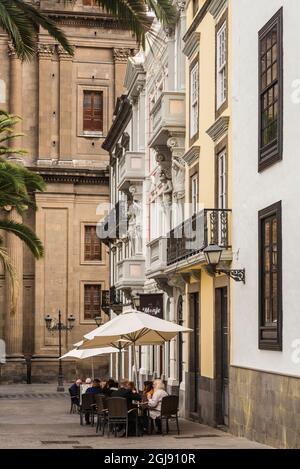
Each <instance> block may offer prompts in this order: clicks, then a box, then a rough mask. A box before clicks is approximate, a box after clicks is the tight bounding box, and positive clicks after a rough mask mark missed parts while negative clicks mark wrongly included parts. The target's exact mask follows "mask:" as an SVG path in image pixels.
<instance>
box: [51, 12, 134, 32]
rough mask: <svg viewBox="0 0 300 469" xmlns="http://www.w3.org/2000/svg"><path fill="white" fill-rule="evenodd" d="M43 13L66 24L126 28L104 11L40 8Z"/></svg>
mask: <svg viewBox="0 0 300 469" xmlns="http://www.w3.org/2000/svg"><path fill="white" fill-rule="evenodd" d="M42 12H43V13H44V14H46V15H47V16H49V17H50V18H51V19H53V20H55V22H57V23H59V24H62V25H67V26H90V27H98V28H99V27H100V28H101V27H102V28H106V29H123V30H127V28H125V27H124V26H122V24H120V22H119V21H118V20H116V19H115V18H112V17H111V16H109V15H105V14H104V13H100V14H97V13H93V12H75V11H72V12H66V11H53V10H42Z"/></svg>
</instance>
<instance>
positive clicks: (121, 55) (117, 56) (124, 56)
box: [114, 48, 131, 63]
mask: <svg viewBox="0 0 300 469" xmlns="http://www.w3.org/2000/svg"><path fill="white" fill-rule="evenodd" d="M130 55H131V49H126V48H122V49H114V61H115V62H116V63H118V62H119V63H126V62H127V60H128V57H129V56H130Z"/></svg>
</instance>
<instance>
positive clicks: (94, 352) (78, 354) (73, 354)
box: [59, 340, 118, 377]
mask: <svg viewBox="0 0 300 469" xmlns="http://www.w3.org/2000/svg"><path fill="white" fill-rule="evenodd" d="M82 343H83V340H81V341H80V342H78V343H77V344H74V345H77V346H80V345H82ZM117 351H118V350H117V349H116V348H115V347H101V348H100V347H97V348H88V349H84V350H80V349H78V348H75V349H73V350H70V351H69V352H68V353H65V354H64V355H62V356H61V357H59V359H60V360H63V359H64V358H76V359H78V360H84V359H85V358H92V377H94V361H93V357H98V356H100V355H107V354H110V353H116V352H117Z"/></svg>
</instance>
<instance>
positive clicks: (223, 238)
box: [167, 209, 231, 266]
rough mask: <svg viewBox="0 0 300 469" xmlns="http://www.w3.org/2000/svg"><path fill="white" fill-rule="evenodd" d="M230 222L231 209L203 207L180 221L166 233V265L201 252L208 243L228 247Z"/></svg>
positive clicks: (229, 242) (229, 243)
mask: <svg viewBox="0 0 300 469" xmlns="http://www.w3.org/2000/svg"><path fill="white" fill-rule="evenodd" d="M230 222H231V210H218V209H204V210H202V211H200V212H198V213H197V214H196V215H194V216H193V217H192V218H189V219H188V220H186V221H185V222H183V223H181V224H180V225H179V226H177V227H176V228H174V229H173V230H172V231H170V233H169V234H168V239H167V265H168V266H170V265H172V264H174V263H177V262H180V261H183V260H184V259H187V258H189V257H191V256H194V255H196V254H198V253H201V251H203V249H204V248H205V247H206V246H208V245H209V244H218V245H219V246H220V247H222V248H223V249H224V250H228V249H230V248H231V240H230V236H229V233H230ZM203 260H204V255H203Z"/></svg>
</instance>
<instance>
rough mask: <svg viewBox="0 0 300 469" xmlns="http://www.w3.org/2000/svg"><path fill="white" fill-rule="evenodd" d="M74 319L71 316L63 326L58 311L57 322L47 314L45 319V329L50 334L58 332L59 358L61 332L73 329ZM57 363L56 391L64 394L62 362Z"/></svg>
mask: <svg viewBox="0 0 300 469" xmlns="http://www.w3.org/2000/svg"><path fill="white" fill-rule="evenodd" d="M74 322H75V318H74V316H73V314H71V315H70V316H69V317H68V324H67V325H65V324H63V323H62V322H61V311H60V310H59V311H58V321H57V320H54V319H52V317H51V316H50V314H47V316H46V317H45V323H46V328H47V330H48V331H50V332H56V331H58V348H59V357H61V331H70V330H71V329H73V327H74ZM58 361H59V365H58V378H57V391H58V392H64V390H65V388H64V376H63V370H62V361H61V360H58Z"/></svg>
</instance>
